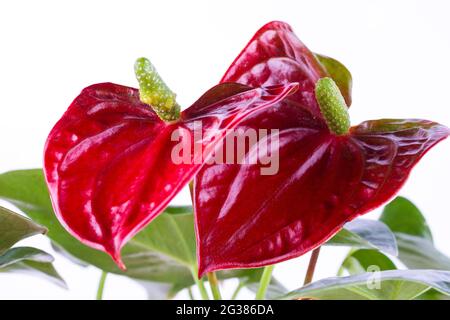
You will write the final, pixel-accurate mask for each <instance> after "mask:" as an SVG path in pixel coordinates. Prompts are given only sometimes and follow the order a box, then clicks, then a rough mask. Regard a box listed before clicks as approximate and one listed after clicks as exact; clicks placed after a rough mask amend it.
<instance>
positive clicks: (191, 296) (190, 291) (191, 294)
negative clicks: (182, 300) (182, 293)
mask: <svg viewBox="0 0 450 320" xmlns="http://www.w3.org/2000/svg"><path fill="white" fill-rule="evenodd" d="M187 290H188V295H189V299H191V300H195V298H194V293H193V292H192V288H191V287H189V288H187Z"/></svg>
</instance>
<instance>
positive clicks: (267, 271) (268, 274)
mask: <svg viewBox="0 0 450 320" xmlns="http://www.w3.org/2000/svg"><path fill="white" fill-rule="evenodd" d="M273 268H274V265H271V266H267V267H265V268H264V271H263V274H262V276H261V280H260V281H259V288H258V291H257V292H256V296H255V299H256V300H264V298H265V297H266V291H267V287H268V286H269V283H270V280H271V279H272V271H273Z"/></svg>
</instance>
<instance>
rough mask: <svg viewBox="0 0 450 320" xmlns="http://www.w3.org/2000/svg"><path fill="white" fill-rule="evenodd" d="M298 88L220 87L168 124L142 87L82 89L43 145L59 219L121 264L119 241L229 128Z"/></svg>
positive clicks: (164, 200) (157, 208)
mask: <svg viewBox="0 0 450 320" xmlns="http://www.w3.org/2000/svg"><path fill="white" fill-rule="evenodd" d="M296 88H297V85H296V84H287V85H281V86H272V87H267V88H257V89H251V88H249V87H247V86H243V85H238V84H221V85H218V86H216V87H214V88H212V89H211V90H209V91H208V92H207V93H206V94H205V95H204V96H202V97H201V98H200V99H199V100H198V101H197V102H196V103H194V104H193V105H192V106H191V107H189V108H188V109H186V110H185V111H184V112H182V114H181V117H180V119H179V120H177V121H175V122H170V123H167V122H164V121H162V120H160V119H159V118H158V116H157V115H156V113H155V112H154V111H153V110H152V109H151V108H150V107H149V106H148V105H145V104H143V103H141V102H140V100H139V92H138V90H137V89H134V88H129V87H124V86H120V85H116V84H112V83H101V84H96V85H93V86H90V87H87V88H85V89H84V90H83V91H82V92H81V94H80V95H79V96H78V97H77V98H76V99H75V100H74V101H73V103H72V104H71V105H70V107H69V108H68V110H67V111H66V113H65V114H64V115H63V117H62V118H61V119H60V120H59V122H58V123H57V124H56V125H55V126H54V128H53V129H52V131H51V133H50V135H49V137H48V139H47V143H46V147H45V164H44V171H45V176H46V179H47V183H48V186H49V190H50V195H51V199H52V202H53V206H54V209H55V212H56V214H57V216H58V218H59V219H60V221H61V222H62V223H63V225H64V226H65V227H66V228H67V229H68V230H69V231H70V232H71V233H72V234H73V235H74V236H75V237H77V238H78V239H79V240H80V241H82V242H83V243H85V244H87V245H89V246H91V247H94V248H96V249H99V250H103V251H105V252H107V253H109V254H110V255H111V256H112V258H113V259H114V260H115V261H116V263H117V264H118V265H119V266H120V267H121V268H124V267H125V266H124V265H123V263H122V261H121V259H120V249H121V248H122V246H123V245H124V244H125V243H126V241H127V240H128V239H130V238H131V237H132V236H133V235H134V234H136V233H137V232H138V231H139V230H141V229H142V228H143V227H144V226H145V225H147V224H148V223H149V222H150V221H151V220H152V219H154V218H155V217H156V216H157V215H158V214H159V213H160V212H162V211H163V209H164V208H165V207H166V206H167V204H168V203H169V201H170V200H171V199H172V198H173V197H174V196H175V195H176V194H177V193H178V192H179V191H180V190H181V188H182V187H183V186H185V185H186V184H187V183H188V182H189V181H191V180H192V178H193V176H194V175H195V174H196V172H197V171H198V170H199V169H200V167H201V165H202V164H203V162H204V161H205V159H207V158H208V156H209V154H210V153H211V150H212V149H213V148H214V146H215V145H216V144H217V143H218V142H220V140H221V139H222V137H223V136H224V135H225V133H226V130H228V129H231V128H233V127H235V126H236V125H237V124H238V123H239V122H240V121H242V119H243V118H244V117H246V116H247V115H249V114H251V113H253V112H256V111H258V110H261V109H262V108H267V107H270V106H271V105H273V104H275V103H277V102H278V101H280V100H281V99H283V98H284V97H285V96H286V95H288V94H291V93H292V92H294V91H295V90H296ZM199 125H200V127H199ZM199 128H200V129H199ZM195 130H197V132H199V133H201V135H199V136H197V135H196V133H195V132H196V131H195ZM174 132H176V133H174ZM194 141H195V143H196V145H197V147H194ZM180 146H185V147H186V148H187V149H185V150H190V152H184V153H183V151H180V148H179V147H180ZM176 156H181V157H184V158H181V159H180V158H174V157H176ZM186 157H187V159H186Z"/></svg>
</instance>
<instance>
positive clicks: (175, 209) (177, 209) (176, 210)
mask: <svg viewBox="0 0 450 320" xmlns="http://www.w3.org/2000/svg"><path fill="white" fill-rule="evenodd" d="M164 211H165V212H167V213H169V214H183V213H192V212H194V209H193V208H192V206H169V207H167V208H166V209H165V210H164Z"/></svg>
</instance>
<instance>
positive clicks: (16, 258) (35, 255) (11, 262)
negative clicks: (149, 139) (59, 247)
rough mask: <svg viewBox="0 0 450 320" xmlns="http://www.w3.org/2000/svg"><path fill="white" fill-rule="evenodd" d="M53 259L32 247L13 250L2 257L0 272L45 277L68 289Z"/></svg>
mask: <svg viewBox="0 0 450 320" xmlns="http://www.w3.org/2000/svg"><path fill="white" fill-rule="evenodd" d="M53 260H54V259H53V257H52V256H51V255H49V254H48V253H46V252H44V251H42V250H40V249H36V248H31V247H17V248H12V249H9V250H8V251H6V252H5V253H3V254H2V255H0V272H22V273H31V274H33V275H37V276H44V277H45V278H47V279H49V280H51V281H52V282H54V283H55V284H57V285H59V286H61V287H63V288H67V285H66V283H65V282H64V280H63V278H62V277H61V276H60V275H59V273H58V272H57V271H56V269H55V268H54V267H53V264H52V262H53Z"/></svg>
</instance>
